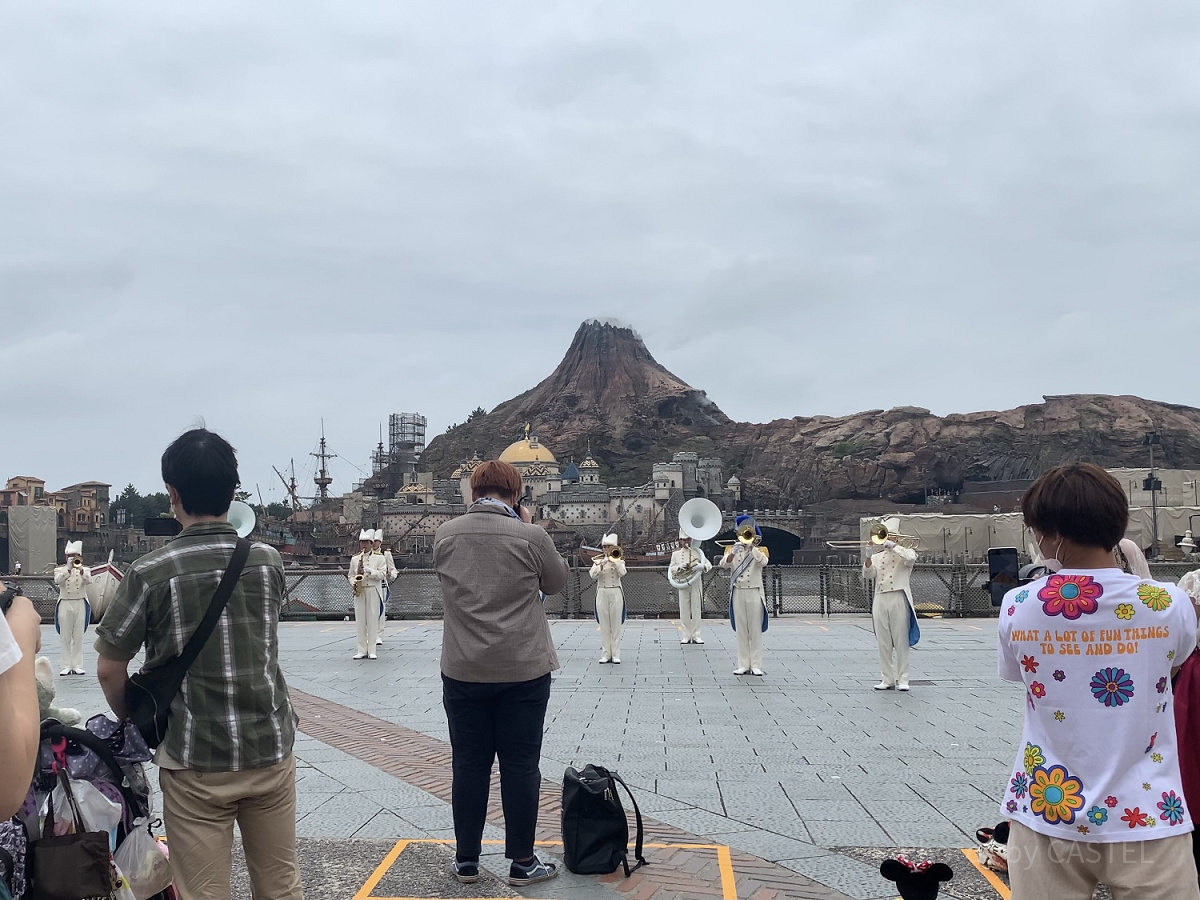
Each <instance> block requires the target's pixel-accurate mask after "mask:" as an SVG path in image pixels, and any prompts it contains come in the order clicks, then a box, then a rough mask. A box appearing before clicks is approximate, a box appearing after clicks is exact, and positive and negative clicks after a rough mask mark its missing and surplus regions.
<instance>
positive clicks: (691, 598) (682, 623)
mask: <svg viewBox="0 0 1200 900" xmlns="http://www.w3.org/2000/svg"><path fill="white" fill-rule="evenodd" d="M709 571H712V563H710V562H709V561H708V560H707V559H705V558H704V555H703V554H702V553H700V552H699V551H698V550H693V549H692V538H691V536H690V535H689V534H688V533H687V532H686V531H684V530H683V529H682V528H681V529H680V530H679V549H678V550H676V551H675V552H674V553H672V554H671V572H672V574H674V576H675V579H676V581H684V580H686V579H689V578H690V579H692V581H691V582H690V583H689V584H688V585H687V587H682V588H676V590H677V591H678V592H679V627H680V628H681V629H682V630H683V637H681V638H680V639H679V643H681V644H703V643H704V638H702V637H700V620H701V619H702V618H703V616H704V606H703V601H704V573H705V572H709Z"/></svg>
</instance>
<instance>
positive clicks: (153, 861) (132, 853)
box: [113, 819, 171, 900]
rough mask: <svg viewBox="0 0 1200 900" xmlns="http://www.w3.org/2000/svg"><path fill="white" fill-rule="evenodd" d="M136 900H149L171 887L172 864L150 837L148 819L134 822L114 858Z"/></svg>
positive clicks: (152, 837)
mask: <svg viewBox="0 0 1200 900" xmlns="http://www.w3.org/2000/svg"><path fill="white" fill-rule="evenodd" d="M113 860H114V861H115V862H116V864H117V867H118V868H119V869H120V870H121V873H122V874H123V875H124V876H125V878H126V879H128V881H129V887H130V889H131V890H132V891H133V896H134V897H135V898H136V900H149V898H151V897H153V896H154V895H155V894H157V893H158V892H159V891H164V890H166V889H167V886H168V885H169V884H170V883H171V864H170V862H169V861H168V860H167V857H166V854H165V853H163V851H162V848H161V846H160V845H159V843H158V841H156V840H155V839H154V835H152V834H151V833H150V824H149V820H148V819H137V820H135V821H134V823H133V828H132V829H131V830H130V832H129V834H127V835H126V836H125V840H123V841H121V846H120V847H118V848H117V852H116V855H115V856H114V857H113Z"/></svg>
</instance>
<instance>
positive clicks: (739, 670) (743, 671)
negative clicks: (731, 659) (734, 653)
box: [733, 666, 749, 675]
mask: <svg viewBox="0 0 1200 900" xmlns="http://www.w3.org/2000/svg"><path fill="white" fill-rule="evenodd" d="M747 671H749V670H748V669H743V668H742V667H741V666H738V667H737V668H736V669H734V670H733V674H734V675H745V674H746V672H747Z"/></svg>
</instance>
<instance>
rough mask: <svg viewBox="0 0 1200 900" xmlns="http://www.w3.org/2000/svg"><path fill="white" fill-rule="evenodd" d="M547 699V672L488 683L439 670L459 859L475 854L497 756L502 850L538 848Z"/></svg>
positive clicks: (525, 853) (522, 855) (511, 854)
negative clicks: (528, 678)
mask: <svg viewBox="0 0 1200 900" xmlns="http://www.w3.org/2000/svg"><path fill="white" fill-rule="evenodd" d="M549 702H550V673H548V672H547V673H546V674H545V675H543V676H542V677H541V678H535V679H533V680H532V681H515V682H513V681H509V682H501V683H496V684H488V683H483V682H474V681H456V680H455V679H453V678H448V677H447V676H445V675H443V676H442V705H443V706H444V707H445V708H446V720H447V722H448V723H449V725H450V750H451V757H452V770H453V775H454V782H453V786H452V788H451V805H452V806H453V809H454V837H455V839H456V841H457V844H458V847H457V855H458V858H459V859H463V860H467V859H478V858H479V852H480V850H481V848H482V841H483V826H484V823H485V822H486V820H487V807H488V794H489V792H490V791H491V786H492V763H493V762H494V761H495V760H496V757H499V758H500V802H501V805H502V807H503V809H504V832H505V834H504V855H505V856H507V857H508V858H509V859H528V858H529V857H530V856H532V855H533V841H534V834H535V832H536V830H537V818H538V799H539V797H540V795H541V788H542V773H541V770H540V769H539V768H538V762H539V760H540V759H541V756H542V728H543V726H544V725H545V722H546V705H547V704H548V703H549Z"/></svg>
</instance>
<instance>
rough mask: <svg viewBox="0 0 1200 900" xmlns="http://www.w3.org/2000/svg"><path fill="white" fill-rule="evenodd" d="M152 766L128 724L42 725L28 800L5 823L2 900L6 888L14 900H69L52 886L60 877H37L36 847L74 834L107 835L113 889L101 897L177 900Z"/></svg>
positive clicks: (0, 857)
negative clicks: (159, 835) (157, 824)
mask: <svg viewBox="0 0 1200 900" xmlns="http://www.w3.org/2000/svg"><path fill="white" fill-rule="evenodd" d="M149 759H150V751H149V749H148V748H147V747H146V744H145V742H144V741H143V740H142V738H141V735H140V734H138V733H137V729H135V728H134V727H133V726H131V725H129V724H128V723H117V722H114V721H113V720H111V719H109V718H108V717H107V716H104V715H97V716H93V717H92V718H90V719H88V721H87V725H86V728H72V727H69V726H66V725H62V724H61V723H59V722H58V721H57V720H55V719H46V720H45V721H43V722H42V728H41V746H40V747H39V749H38V759H37V766H36V768H35V770H34V775H33V783H32V785H31V786H30V789H29V795H28V796H27V797H26V799H25V804H24V805H23V806H22V807H21V810H20V811H19V812H18V813H17V815H16V816H14V817H13V819H12V820H11V821H9V822H6V823H0V900H4V898H5V891H6V889H7V892H8V894H9V896H11V897H12V898H13V900H39V898H42V897H48V896H52V897H55V898H61V900H67V898H66V897H65V896H64V895H62V894H61V893H57V892H56V891H55V890H54V889H53V888H49V887H47V883H48V882H49V881H53V880H54V873H47V872H45V871H39V868H40V866H39V863H38V860H39V853H38V842H39V841H40V840H42V839H49V838H51V837H52V834H51V832H53V834H62V833H68V831H69V830H74V831H75V832H78V833H82V832H96V831H105V830H107V831H108V832H109V848H110V854H109V866H110V868H111V875H112V890H111V891H109V893H107V894H101V895H100V897H101V898H103V900H108V898H112V900H174V897H175V893H174V888H173V887H171V885H170V880H171V879H170V865H169V863H168V862H167V857H166V852H165V846H161V845H160V844H159V842H158V841H157V840H156V839H155V837H154V834H153V831H152V826H153V824H154V823H152V821H151V815H152V812H153V808H152V806H153V804H152V798H151V786H150V783H149V782H148V781H147V779H146V772H145V769H144V767H143V765H142V764H143V763H144V762H146V761H148V760H149ZM84 810H86V812H83V811H84ZM98 811H101V812H99V813H98ZM43 812H45V813H46V814H45V815H43ZM56 812H57V813H58V814H59V815H58V818H57V820H56V816H55V813H56ZM68 819H69V820H71V823H70V825H69V826H68V827H66V828H64V821H63V820H68ZM55 826H57V828H56V827H55ZM43 829H45V833H43ZM26 843H27V846H26ZM72 900H91V897H88V898H84V897H80V898H72Z"/></svg>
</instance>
